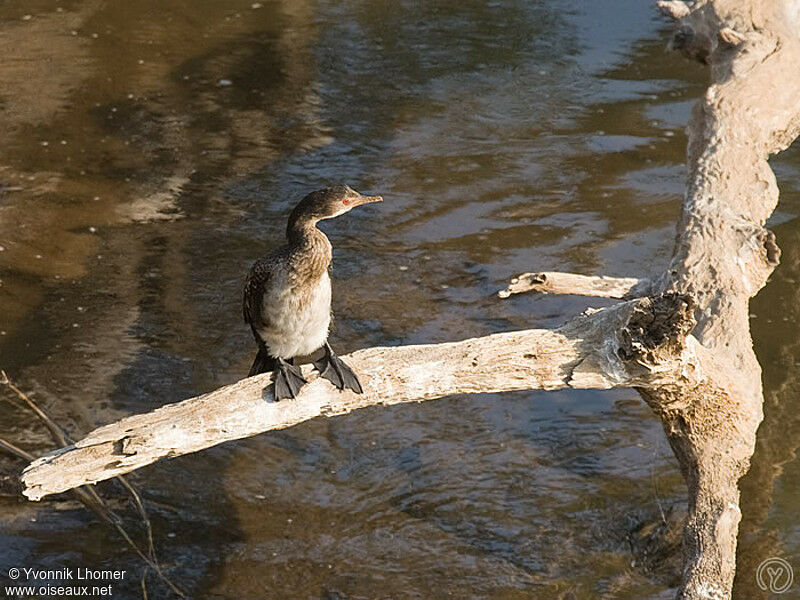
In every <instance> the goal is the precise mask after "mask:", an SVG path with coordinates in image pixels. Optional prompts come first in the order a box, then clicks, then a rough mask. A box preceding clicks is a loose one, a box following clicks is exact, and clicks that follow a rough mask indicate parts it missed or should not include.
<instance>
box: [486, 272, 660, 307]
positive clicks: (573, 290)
mask: <svg viewBox="0 0 800 600" xmlns="http://www.w3.org/2000/svg"><path fill="white" fill-rule="evenodd" d="M649 287H650V282H649V281H647V280H646V279H636V278H634V277H606V276H596V275H594V276H593V275H577V274H575V273H561V272H558V271H542V272H539V273H522V274H521V275H517V276H516V277H514V278H513V279H512V280H511V282H510V283H509V286H508V287H507V288H506V289H504V290H500V291H499V292H497V295H498V296H500V297H501V298H508V297H509V296H512V295H514V294H524V293H525V292H538V293H540V294H573V295H575V296H594V297H595V298H619V299H626V300H627V299H630V298H638V297H641V296H647V295H648V293H649V291H648V290H649Z"/></svg>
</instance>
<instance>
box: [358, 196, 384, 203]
mask: <svg viewBox="0 0 800 600" xmlns="http://www.w3.org/2000/svg"><path fill="white" fill-rule="evenodd" d="M373 202H383V198H382V197H380V196H361V195H359V197H358V198H356V199H355V200H353V206H361V205H362V204H372V203H373Z"/></svg>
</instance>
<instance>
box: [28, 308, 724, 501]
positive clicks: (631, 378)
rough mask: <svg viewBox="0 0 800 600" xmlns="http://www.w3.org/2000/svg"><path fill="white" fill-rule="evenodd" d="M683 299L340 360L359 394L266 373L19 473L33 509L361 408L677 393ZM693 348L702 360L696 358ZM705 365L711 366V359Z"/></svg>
mask: <svg viewBox="0 0 800 600" xmlns="http://www.w3.org/2000/svg"><path fill="white" fill-rule="evenodd" d="M691 312H692V311H691V306H690V305H689V303H688V302H687V301H686V299H685V298H683V297H682V296H679V295H675V294H667V295H664V296H662V297H659V298H656V299H652V300H651V299H649V298H644V299H640V300H635V301H631V302H626V303H622V304H619V305H616V306H614V307H610V308H607V309H602V310H598V311H594V312H591V313H589V314H584V315H581V316H579V317H577V318H575V319H574V320H572V321H571V322H569V323H567V324H566V325H564V326H563V327H561V328H559V329H556V330H553V331H550V330H542V329H532V330H527V331H514V332H508V333H497V334H494V335H489V336H486V337H482V338H475V339H469V340H464V341H461V342H452V343H447V344H432V345H421V346H399V347H394V348H370V349H366V350H359V351H358V352H354V353H353V354H350V355H348V356H347V357H346V358H347V361H348V363H349V364H350V365H351V366H352V367H353V368H354V369H355V370H356V371H357V372H358V373H359V375H360V377H361V380H362V383H363V387H364V393H363V394H360V395H359V394H355V393H353V392H350V391H347V392H340V391H339V390H337V389H335V388H334V387H333V386H332V385H331V384H330V383H329V382H328V381H326V380H324V379H321V378H318V377H316V378H315V377H314V376H313V374H312V373H311V369H310V367H308V366H307V367H305V368H304V374H305V375H307V376H308V377H309V379H312V381H311V382H310V383H309V384H308V385H307V386H305V387H304V388H303V391H302V393H301V394H300V397H299V398H298V399H297V400H293V401H283V402H278V403H276V402H274V401H273V397H272V389H271V387H270V386H269V384H270V381H271V375H268V374H266V375H258V376H255V377H251V378H249V379H245V380H242V381H239V382H237V383H235V384H233V385H229V386H226V387H223V388H220V389H218V390H216V391H214V392H211V393H209V394H205V395H203V396H198V397H196V398H190V399H188V400H184V401H183V402H179V403H176V404H168V405H166V406H163V407H161V408H159V409H156V410H154V411H152V412H149V413H145V414H141V415H133V416H130V417H127V418H125V419H122V420H121V421H118V422H116V423H112V424H110V425H106V426H105V427H100V428H99V429H96V430H95V431H93V432H92V433H90V434H89V435H88V436H87V437H86V438H84V439H83V440H81V441H79V442H77V443H75V444H74V445H72V446H68V447H66V448H63V449H62V450H60V451H57V452H55V453H51V454H47V455H45V456H43V457H41V458H39V459H38V460H36V461H34V462H33V463H31V465H29V466H28V468H27V469H26V470H25V471H24V473H23V474H22V482H23V484H24V486H25V490H24V493H25V495H26V496H27V497H28V498H30V499H31V500H39V499H41V498H43V497H44V496H47V495H49V494H54V493H57V492H63V491H65V490H68V489H71V488H74V487H76V486H79V485H84V484H87V483H95V482H97V481H102V480H104V479H109V478H111V477H114V476H117V475H120V474H123V473H127V472H129V471H133V470H134V469H138V468H140V467H143V466H145V465H148V464H150V463H153V462H155V461H157V460H159V459H160V458H164V457H174V456H180V455H182V454H188V453H190V452H196V451H198V450H202V449H204V448H208V447H210V446H214V445H216V444H220V443H222V442H226V441H230V440H235V439H239V438H245V437H249V436H253V435H257V434H259V433H262V432H265V431H270V430H274V429H284V428H286V427H291V426H292V425H296V424H298V423H302V422H303V421H307V420H309V419H312V418H314V417H318V416H326V417H330V416H334V415H342V414H346V413H348V412H351V411H353V410H356V409H358V408H365V407H368V406H375V405H383V406H386V405H391V404H398V403H403V402H420V401H423V400H432V399H434V398H442V397H444V396H451V395H453V394H469V393H496V392H509V391H515V390H537V389H538V390H553V389H560V388H566V387H574V388H599V389H607V388H612V387H617V386H625V387H629V386H647V387H660V386H669V387H671V386H674V385H675V382H676V381H681V382H686V381H688V380H693V381H695V380H696V381H699V380H700V379H703V375H702V373H703V372H704V368H708V367H703V366H702V365H701V361H702V360H703V359H702V358H701V355H704V354H705V353H704V351H703V350H702V348H699V345H698V344H697V343H696V342H695V341H694V340H692V339H691V338H689V339H688V340H687V334H688V332H689V330H691V328H692V326H693V325H694V321H693V319H692V316H691ZM698 351H699V352H700V355H698ZM704 360H705V361H709V360H711V359H710V358H709V357H706V358H705V359H704Z"/></svg>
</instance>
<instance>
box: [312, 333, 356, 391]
mask: <svg viewBox="0 0 800 600" xmlns="http://www.w3.org/2000/svg"><path fill="white" fill-rule="evenodd" d="M323 347H324V348H325V354H324V355H323V356H322V358H320V359H319V360H317V361H315V362H314V367H316V369H317V371H319V373H320V375H322V376H323V377H324V378H325V379H327V380H328V381H330V382H331V383H332V384H333V385H335V386H336V387H337V388H339V389H340V390H343V389H345V388H347V389H348V390H353V391H354V392H355V393H356V394H363V393H364V390H363V389H361V383H360V382H359V381H358V377H357V376H356V374H355V373H354V372H353V369H351V368H350V367H348V366H347V364H345V362H344V361H343V360H342V359H341V358H339V357H338V356H336V354H334V353H333V350H332V349H331V347H330V344H328V343H327V342H326V343H325V346H323Z"/></svg>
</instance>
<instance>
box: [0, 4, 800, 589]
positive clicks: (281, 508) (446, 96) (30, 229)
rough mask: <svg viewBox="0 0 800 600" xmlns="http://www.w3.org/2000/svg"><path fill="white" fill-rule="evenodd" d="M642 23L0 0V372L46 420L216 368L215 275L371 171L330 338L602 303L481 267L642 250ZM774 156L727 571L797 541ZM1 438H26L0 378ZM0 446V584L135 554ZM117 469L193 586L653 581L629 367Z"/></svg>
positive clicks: (647, 81) (792, 247) (670, 551)
mask: <svg viewBox="0 0 800 600" xmlns="http://www.w3.org/2000/svg"><path fill="white" fill-rule="evenodd" d="M668 37H669V25H668V24H667V23H665V22H663V21H662V20H660V18H659V17H657V15H656V14H655V11H654V9H653V7H652V6H651V5H650V4H649V3H647V2H639V1H633V0H614V1H613V2H604V3H571V2H566V1H561V0H551V1H548V2H544V1H543V2H522V1H513V0H507V1H502V2H483V1H477V0H476V1H467V2H464V1H459V2H456V1H454V0H439V1H436V2H431V3H412V2H389V1H383V2H381V1H372V2H367V1H364V2H358V1H355V0H353V1H346V2H334V1H327V0H320V1H318V2H309V1H305V0H292V1H289V0H287V1H274V2H259V3H252V2H221V1H217V2H214V1H209V0H203V1H199V0H195V1H194V2H181V1H175V2H171V3H163V2H155V1H152V0H151V1H144V0H143V1H136V2H126V3H122V4H119V3H103V2H90V1H84V2H78V1H65V2H59V3H55V2H51V1H45V0H41V1H35V2H30V1H27V2H22V1H19V0H17V1H9V2H5V3H3V4H0V50H2V54H3V56H4V57H5V58H4V60H3V62H2V64H1V65H0V72H2V78H3V81H4V86H3V89H2V90H0V131H2V134H3V135H2V139H3V144H2V146H1V147H0V247H2V251H0V280H1V281H2V284H1V285H0V368H3V369H5V370H6V371H8V372H9V374H10V375H11V376H12V377H14V378H15V379H16V380H17V381H18V382H19V383H20V385H21V386H22V387H24V388H25V389H27V390H30V391H31V392H33V393H34V394H35V396H36V397H37V398H38V399H39V400H40V401H41V402H42V404H43V405H45V406H46V407H47V408H48V409H49V410H50V411H51V412H52V413H53V415H54V416H55V417H57V419H58V420H59V422H61V423H63V424H64V425H65V426H66V427H67V428H68V429H69V430H70V431H71V432H72V433H73V435H75V436H76V437H79V436H81V435H83V434H84V433H86V432H88V431H90V430H91V429H93V428H94V427H95V426H97V425H99V424H103V423H107V422H110V421H112V420H115V419H117V418H119V417H121V416H123V415H126V414H130V413H133V412H143V411H147V410H150V409H152V408H154V407H157V406H160V405H162V404H165V403H168V402H173V401H177V400H180V399H182V398H185V397H189V396H192V395H196V394H200V393H203V392H206V391H209V390H211V389H214V388H216V387H219V386H221V385H224V384H227V383H230V382H232V381H235V380H237V379H239V378H241V377H242V376H243V375H244V374H245V373H246V372H247V369H248V367H249V364H250V361H251V360H252V354H253V351H254V348H253V345H252V342H251V339H250V335H249V332H248V331H247V329H246V328H245V326H244V324H243V323H242V322H241V312H240V296H239V295H240V289H241V282H242V277H243V275H244V273H245V272H246V270H247V268H248V266H249V265H250V263H251V262H252V261H253V260H254V259H255V258H257V257H258V256H259V255H260V254H262V253H264V252H265V251H267V250H268V249H269V248H271V247H273V246H275V245H276V244H278V243H279V242H280V239H281V236H282V232H283V229H284V226H285V217H286V214H287V211H288V210H290V208H291V207H292V206H293V204H294V203H295V202H296V201H297V200H298V199H299V198H300V197H301V196H302V195H304V194H305V193H306V192H308V191H310V190H313V189H316V188H318V187H321V186H323V185H325V184H327V183H330V182H334V181H344V182H347V183H350V184H351V185H352V186H353V187H355V188H356V189H359V190H362V191H365V192H373V193H380V194H382V195H383V196H384V197H385V199H386V202H384V204H382V205H380V206H377V207H369V208H365V209H362V210H359V211H354V212H353V213H350V214H348V215H347V216H346V217H343V218H341V219H337V220H335V221H331V222H328V223H325V224H324V226H323V228H324V229H325V231H326V232H327V233H328V234H329V236H330V238H331V240H332V241H333V244H334V248H335V259H334V268H333V280H334V311H335V313H336V321H335V330H334V332H333V334H332V338H331V339H332V342H333V344H334V346H335V347H336V348H337V349H338V350H339V351H340V352H341V353H345V352H349V351H351V350H354V349H357V348H360V347H366V346H371V345H379V344H380V345H394V344H401V343H402V344H405V343H426V342H428V343H429V342H440V341H446V340H455V339H462V338H465V337H470V336H478V335H484V334H488V333H490V332H496V331H505V330H511V329H518V328H527V327H551V326H557V325H559V324H560V323H562V322H564V321H565V320H567V319H568V318H570V317H571V316H573V315H575V314H576V313H577V312H579V311H581V310H583V309H584V308H586V307H588V306H602V305H603V304H604V303H605V301H599V300H592V299H581V298H574V297H550V296H521V297H515V298H513V299H509V300H506V301H500V300H499V299H498V298H497V297H496V296H495V292H496V291H497V290H498V289H499V288H501V287H503V286H504V284H505V282H506V281H507V280H508V278H509V277H510V276H512V275H514V274H516V273H518V272H521V271H525V270H532V269H543V270H544V269H559V270H567V271H576V272H583V273H598V274H611V275H628V276H637V275H642V274H648V273H652V272H655V271H657V270H658V269H660V268H662V267H663V266H664V265H665V264H666V262H667V260H668V258H669V255H670V252H671V249H672V248H671V245H672V239H673V232H674V223H675V220H676V217H677V215H678V210H679V204H680V199H681V194H682V190H683V180H684V168H683V156H684V150H685V136H684V133H683V126H684V124H685V122H686V120H687V117H688V114H689V110H690V107H691V104H692V102H693V101H694V100H695V99H696V98H697V97H698V96H699V95H700V94H702V91H703V84H704V80H705V72H704V70H703V69H702V68H701V67H700V66H697V65H694V64H692V63H690V62H688V61H685V60H683V59H681V58H680V57H678V56H674V55H669V54H668V53H666V51H665V45H666V41H667V40H668ZM775 167H776V170H777V171H778V174H779V179H780V181H781V185H782V200H781V207H780V209H779V213H777V214H776V216H775V217H774V219H773V221H774V223H773V225H774V228H775V230H776V233H777V234H778V237H779V241H780V243H781V246H782V247H783V249H784V257H783V260H782V263H783V264H782V265H781V266H780V267H779V269H778V270H777V271H776V273H775V275H774V277H773V278H772V281H771V283H770V284H769V286H768V287H767V288H766V289H765V290H764V291H763V292H762V293H761V294H760V295H759V297H758V298H756V300H755V301H754V303H753V306H752V313H753V320H752V324H753V335H754V339H755V344H756V348H757V351H758V354H759V357H760V358H761V361H762V365H763V367H764V377H765V388H766V392H767V395H766V398H767V402H766V405H765V413H766V414H765V421H764V424H763V426H762V428H761V431H760V437H759V448H758V452H757V454H756V456H755V458H754V461H753V468H752V469H751V472H750V474H749V475H748V476H747V478H746V479H745V480H744V482H743V498H742V507H743V510H744V515H745V517H744V521H743V525H742V535H741V536H740V548H741V551H740V560H739V563H740V564H739V575H738V579H737V591H736V597H737V598H747V599H751V598H758V597H762V596H763V594H762V592H761V591H760V590H759V589H758V588H757V587H756V585H755V579H754V572H755V569H756V567H757V565H758V564H759V563H760V562H761V561H762V560H763V559H765V558H767V557H770V556H782V557H783V558H785V559H787V560H789V561H790V562H793V564H794V565H796V566H798V567H800V554H798V548H800V529H798V525H797V522H796V516H797V504H796V502H797V501H796V498H797V497H798V486H800V463H798V460H797V457H796V449H797V443H796V442H795V440H797V439H798V438H799V437H800V419H798V417H797V415H798V414H800V411H799V410H798V408H800V406H798V399H797V398H798V394H797V391H798V390H797V387H798V382H797V381H796V378H795V377H794V375H793V367H794V365H795V363H796V361H797V360H799V359H800V346H798V344H797V342H796V340H797V338H798V335H797V334H798V331H797V326H796V323H797V316H798V315H797V314H796V312H797V310H798V309H797V308H796V307H797V306H798V302H797V301H796V293H795V292H794V289H795V288H796V283H797V281H798V280H799V279H800V250H797V249H798V248H800V226H798V221H797V220H796V219H795V216H796V214H797V212H798V209H800V185H798V183H797V181H798V175H800V157H799V156H798V154H797V153H796V152H794V151H790V152H787V153H786V154H785V155H783V156H781V157H780V158H779V159H778V160H776V161H775ZM0 436H2V437H5V438H8V439H11V440H13V441H16V442H17V443H19V444H20V445H21V446H23V447H25V448H26V449H28V450H29V451H31V452H33V453H35V454H39V453H42V452H45V451H46V450H48V449H50V447H51V445H50V441H49V438H48V437H47V435H46V433H45V432H44V431H42V429H41V427H40V426H39V425H38V423H37V422H36V421H35V420H34V419H33V418H32V417H31V416H30V415H28V414H25V413H23V412H21V411H19V410H17V409H15V408H13V407H11V406H10V405H9V404H7V403H4V404H0ZM0 461H1V462H0V467H2V470H1V471H0V472H1V473H2V474H3V475H2V477H3V479H2V480H1V481H2V483H3V486H2V491H3V493H4V495H3V496H2V497H0V503H2V509H3V515H4V517H3V519H2V529H1V530H0V573H2V574H3V575H2V576H3V577H4V576H5V573H6V572H7V570H8V568H10V567H12V566H36V567H42V568H55V567H58V566H65V565H66V566H72V567H79V566H80V567H94V568H116V569H122V568H125V569H128V570H130V571H131V572H133V573H136V574H138V573H139V572H140V571H141V565H140V563H139V561H138V560H137V559H136V558H135V557H134V556H133V555H132V554H131V553H130V552H129V551H127V550H126V549H125V547H124V546H123V545H122V543H121V542H120V540H119V539H118V538H117V536H116V535H115V534H114V533H113V532H111V531H109V530H108V529H107V528H106V527H105V526H104V525H102V524H99V523H97V522H96V521H94V520H93V518H92V517H91V516H90V515H89V514H88V513H86V512H85V511H84V510H83V509H81V508H80V507H77V506H75V505H73V504H71V503H69V502H67V501H63V500H62V501H58V502H55V503H53V502H45V503H42V504H35V505H34V504H27V503H24V502H21V501H20V500H18V496H17V489H16V488H15V484H14V478H15V477H16V476H17V474H18V473H19V470H20V469H21V467H22V464H20V462H19V461H16V460H12V459H7V458H5V457H2V458H0ZM132 480H134V481H135V483H137V484H138V486H139V487H140V488H141V489H142V491H143V494H144V495H145V497H146V499H147V500H148V501H149V504H150V508H151V512H152V513H153V521H154V527H155V533H156V537H157V546H158V550H159V552H160V555H161V557H162V559H163V560H164V561H165V563H166V564H167V566H168V571H169V573H170V575H171V576H172V578H173V579H175V580H176V581H177V582H179V583H180V584H181V585H183V586H184V587H186V588H187V589H189V590H191V592H192V594H193V596H194V597H198V598H219V599H231V600H233V599H240V598H258V599H262V598H276V599H282V598H309V599H310V598H324V599H344V598H348V599H357V598H364V599H376V598H393V599H400V598H442V597H455V598H486V599H503V600H506V599H512V598H514V599H516V598H526V599H527V598H531V599H539V598H541V599H543V600H545V599H547V600H550V599H552V598H565V599H566V598H571V599H584V598H585V599H589V598H614V599H622V600H626V599H631V600H632V599H640V598H644V597H647V598H671V597H672V596H673V595H674V587H675V586H676V585H677V582H678V580H679V575H680V560H679V556H678V554H677V552H676V549H675V548H676V547H675V545H674V543H672V544H671V543H670V542H675V539H674V538H673V537H670V535H671V534H670V535H667V538H666V540H665V539H664V538H663V536H660V535H658V532H660V531H662V530H667V531H668V532H673V531H674V530H675V527H674V524H675V523H676V522H677V521H678V520H679V518H680V514H681V511H682V510H683V505H684V502H685V488H684V485H683V482H682V480H681V477H680V475H679V473H678V471H677V468H676V465H675V461H674V459H673V457H672V455H671V452H670V450H669V447H668V445H667V444H666V442H665V440H664V438H663V434H662V432H661V429H660V424H659V422H658V421H657V420H656V419H655V418H654V417H653V416H652V415H650V413H649V411H648V409H647V408H646V406H645V405H644V404H643V403H642V402H641V400H640V399H639V397H638V396H637V394H636V393H635V392H634V391H630V390H616V391H613V392H594V391H592V392H589V391H583V392H581V391H575V392H550V393H538V392H536V393H534V392H530V393H513V394H483V395H474V396H460V397H452V398H446V399H442V400H437V401H434V402H427V403H424V404H420V405H411V406H401V407H391V408H375V409H366V410H362V411H359V412H357V413H355V414H351V415H348V416H346V417H342V418H337V419H318V420H315V421H311V422H307V423H304V424H303V425H300V426H298V427H294V428H292V429H290V430H286V431H281V432H275V433H270V434H267V435H262V436H259V437H256V438H253V439H249V440H243V441H238V442H235V443H230V444H226V445H223V446H221V447H217V448H214V449H211V450H208V451H205V452H202V453H198V454H193V455H190V456H186V457H182V458H179V459H175V460H172V461H169V462H163V463H159V464H157V465H154V466H151V467H148V468H146V469H143V470H141V471H139V472H137V473H136V474H135V475H133V476H132ZM111 492H112V493H113V490H112V491H111ZM665 522H667V523H669V524H670V526H665V525H663V524H664V523H665ZM138 585H139V584H138V575H137V576H135V577H131V578H129V579H127V580H125V581H124V582H123V583H122V584H120V587H119V591H118V595H115V597H119V598H137V597H140V592H139V589H138ZM150 595H151V597H155V598H167V597H170V596H169V594H168V593H167V592H166V590H164V589H162V587H161V586H160V585H159V584H158V583H156V582H153V581H151V584H150ZM784 597H792V596H791V592H790V593H789V594H786V595H785V596H784ZM795 597H797V596H795Z"/></svg>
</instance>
